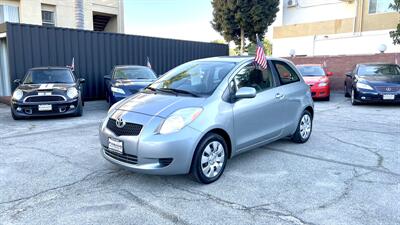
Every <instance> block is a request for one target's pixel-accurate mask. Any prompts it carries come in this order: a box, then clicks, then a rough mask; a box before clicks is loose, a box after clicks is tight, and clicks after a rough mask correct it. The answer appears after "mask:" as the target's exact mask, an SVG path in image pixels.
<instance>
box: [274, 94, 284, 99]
mask: <svg viewBox="0 0 400 225" xmlns="http://www.w3.org/2000/svg"><path fill="white" fill-rule="evenodd" d="M284 97H285V96H284V95H283V94H281V93H276V95H275V98H279V99H283V98H284Z"/></svg>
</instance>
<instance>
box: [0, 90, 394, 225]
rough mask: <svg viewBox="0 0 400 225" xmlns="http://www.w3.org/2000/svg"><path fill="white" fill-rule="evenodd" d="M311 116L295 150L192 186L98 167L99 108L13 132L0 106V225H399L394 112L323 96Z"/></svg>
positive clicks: (14, 125) (253, 159)
mask: <svg viewBox="0 0 400 225" xmlns="http://www.w3.org/2000/svg"><path fill="white" fill-rule="evenodd" d="M315 109H316V112H315V119H314V128H313V134H312V135H311V138H310V140H309V141H308V142H307V143H305V144H295V143H292V142H291V141H290V140H289V139H288V140H281V141H278V142H275V143H272V144H269V145H266V146H264V147H262V148H260V149H257V150H254V151H251V152H248V153H244V154H242V155H240V156H238V157H235V158H233V159H232V160H229V161H228V165H227V167H226V170H225V173H224V174H223V176H222V177H221V179H220V180H219V181H217V182H215V183H213V184H210V185H202V184H198V183H196V182H194V181H193V180H191V179H190V177H189V176H151V175H143V174H136V173H132V172H129V171H126V170H123V169H120V168H118V167H116V166H114V165H112V164H110V163H109V162H107V161H106V160H104V159H103V158H102V156H101V155H100V145H99V141H98V126H99V122H100V121H101V119H102V118H103V117H104V116H105V115H106V111H107V104H106V103H105V102H103V101H95V102H87V104H86V106H85V108H84V116H83V117H81V118H53V119H34V120H25V121H13V120H12V118H11V115H10V112H9V108H8V107H7V106H5V105H1V104H0V224H68V225H70V224H329V225H332V224H335V225H336V224H374V225H375V224H400V163H399V162H400V138H399V137H400V116H399V115H400V107H399V106H387V105H362V106H351V104H350V102H349V100H348V99H345V98H344V97H342V95H341V94H335V95H333V96H332V98H331V101H330V102H316V103H315Z"/></svg>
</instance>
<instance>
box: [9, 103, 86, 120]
mask: <svg viewBox="0 0 400 225" xmlns="http://www.w3.org/2000/svg"><path fill="white" fill-rule="evenodd" d="M39 105H51V106H52V110H50V111H39ZM78 106H79V99H73V100H68V101H62V102H35V103H33V102H30V103H22V102H15V101H12V102H11V110H12V112H13V113H14V114H15V115H17V116H21V117H41V116H61V115H70V114H74V113H75V112H76V111H77V110H78Z"/></svg>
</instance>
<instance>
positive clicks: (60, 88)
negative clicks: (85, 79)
mask: <svg viewBox="0 0 400 225" xmlns="http://www.w3.org/2000/svg"><path fill="white" fill-rule="evenodd" d="M74 86H75V84H21V85H19V86H18V89H20V90H22V91H23V92H26V93H37V92H39V91H52V92H66V91H67V89H68V88H70V87H74Z"/></svg>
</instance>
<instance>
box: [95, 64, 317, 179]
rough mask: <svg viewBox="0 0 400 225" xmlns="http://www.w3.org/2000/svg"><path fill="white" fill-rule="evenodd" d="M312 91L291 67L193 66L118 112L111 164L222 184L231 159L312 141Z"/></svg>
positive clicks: (105, 127) (105, 141)
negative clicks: (281, 142) (287, 141)
mask: <svg viewBox="0 0 400 225" xmlns="http://www.w3.org/2000/svg"><path fill="white" fill-rule="evenodd" d="M313 114H314V110H313V101H312V98H311V93H310V88H309V86H308V85H307V84H305V83H304V81H303V79H302V78H301V76H300V74H299V72H298V71H297V69H296V67H295V66H294V65H293V64H292V63H291V62H290V61H287V60H284V59H280V58H268V67H267V69H261V68H259V67H258V66H257V65H256V64H255V63H254V58H252V57H217V58H208V59H201V60H196V61H192V62H188V63H185V64H183V65H180V66H178V67H176V68H175V69H172V70H171V71H169V72H167V73H166V74H165V75H163V76H162V77H160V78H159V79H158V80H157V81H155V82H154V83H152V84H151V85H150V86H148V87H147V88H145V89H144V90H142V91H141V92H140V93H138V94H136V95H134V96H131V97H129V98H127V99H125V100H123V101H121V102H118V103H117V104H115V105H113V106H112V107H111V108H110V110H109V112H108V115H107V117H106V118H105V119H104V121H103V123H102V124H101V126H100V142H101V146H102V148H101V153H102V154H103V156H104V158H106V159H107V160H108V161H110V162H112V163H115V164H117V165H119V166H122V167H124V168H127V169H130V170H132V171H135V172H141V173H147V174H162V175H167V174H187V173H191V174H192V175H193V177H194V178H195V179H196V180H197V181H199V182H202V183H211V182H214V181H216V180H217V179H218V178H219V177H220V176H221V175H222V173H223V171H224V169H225V165H226V163H227V159H229V158H232V157H234V156H236V155H238V154H240V153H243V152H246V151H249V150H251V149H255V148H257V147H260V146H262V145H265V144H267V143H270V142H272V141H275V140H278V139H281V138H285V137H291V139H292V140H293V141H294V142H297V143H304V142H306V141H307V140H308V139H309V137H310V135H311V130H312V121H313Z"/></svg>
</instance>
